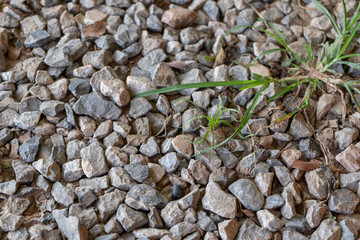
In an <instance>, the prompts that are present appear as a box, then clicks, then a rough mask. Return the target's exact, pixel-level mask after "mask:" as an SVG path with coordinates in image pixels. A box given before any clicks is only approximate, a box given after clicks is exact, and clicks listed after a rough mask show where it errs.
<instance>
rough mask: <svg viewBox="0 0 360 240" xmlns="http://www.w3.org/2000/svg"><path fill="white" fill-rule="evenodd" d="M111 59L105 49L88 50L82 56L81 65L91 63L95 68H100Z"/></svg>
mask: <svg viewBox="0 0 360 240" xmlns="http://www.w3.org/2000/svg"><path fill="white" fill-rule="evenodd" d="M111 61H112V59H111V55H110V53H109V51H107V50H99V51H89V52H87V53H86V54H85V55H84V56H83V57H82V63H83V65H91V66H92V67H93V68H95V69H101V68H103V67H105V66H107V65H109V63H110V62H111Z"/></svg>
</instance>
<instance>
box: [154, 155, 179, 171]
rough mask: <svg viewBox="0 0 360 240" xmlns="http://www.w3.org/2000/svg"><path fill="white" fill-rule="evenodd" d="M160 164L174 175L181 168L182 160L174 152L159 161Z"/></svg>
mask: <svg viewBox="0 0 360 240" xmlns="http://www.w3.org/2000/svg"><path fill="white" fill-rule="evenodd" d="M159 164H160V165H161V166H163V167H164V168H165V169H166V172H168V173H173V172H175V171H176V169H177V168H178V167H179V166H180V158H179V157H178V155H177V154H176V153H174V152H172V153H167V154H166V155H165V156H163V157H162V158H160V159H159Z"/></svg>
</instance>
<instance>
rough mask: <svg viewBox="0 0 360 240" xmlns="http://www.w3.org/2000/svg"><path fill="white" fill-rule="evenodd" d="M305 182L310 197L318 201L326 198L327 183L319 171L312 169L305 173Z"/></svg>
mask: <svg viewBox="0 0 360 240" xmlns="http://www.w3.org/2000/svg"><path fill="white" fill-rule="evenodd" d="M305 181H306V183H307V185H308V189H309V192H310V194H311V195H313V196H314V197H315V198H316V199H318V200H323V199H325V198H326V197H327V196H328V191H329V182H328V181H327V179H326V177H325V175H324V173H323V172H322V170H321V169H319V168H318V169H314V170H311V171H309V172H306V173H305Z"/></svg>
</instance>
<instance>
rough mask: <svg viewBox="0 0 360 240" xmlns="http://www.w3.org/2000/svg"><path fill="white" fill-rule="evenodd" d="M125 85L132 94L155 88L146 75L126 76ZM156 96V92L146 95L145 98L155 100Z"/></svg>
mask: <svg viewBox="0 0 360 240" xmlns="http://www.w3.org/2000/svg"><path fill="white" fill-rule="evenodd" d="M126 85H127V87H128V90H129V92H130V94H131V95H132V96H134V95H137V94H140V93H143V92H147V91H152V90H156V87H155V86H154V84H153V82H152V81H151V80H150V79H149V78H147V77H139V76H128V77H127V78H126ZM158 96H159V95H158V94H154V95H152V96H148V97H146V99H148V100H155V99H157V98H158Z"/></svg>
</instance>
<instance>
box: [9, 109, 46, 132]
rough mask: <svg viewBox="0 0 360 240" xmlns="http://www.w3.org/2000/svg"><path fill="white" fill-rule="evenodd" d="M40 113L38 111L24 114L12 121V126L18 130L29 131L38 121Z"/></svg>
mask: <svg viewBox="0 0 360 240" xmlns="http://www.w3.org/2000/svg"><path fill="white" fill-rule="evenodd" d="M40 116H41V113H40V112H38V111H29V112H24V113H22V114H21V115H20V116H18V117H16V118H15V119H14V124H15V126H17V127H18V128H21V129H23V130H26V131H31V130H32V129H33V128H34V127H35V126H36V125H37V124H38V123H39V121H40Z"/></svg>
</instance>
